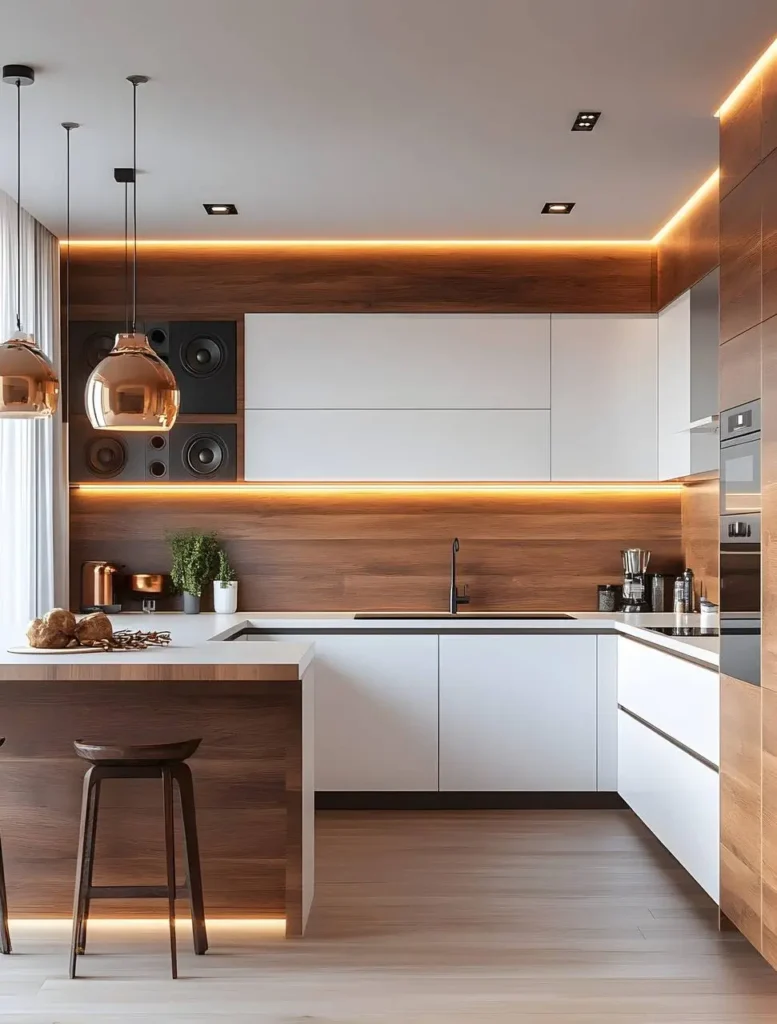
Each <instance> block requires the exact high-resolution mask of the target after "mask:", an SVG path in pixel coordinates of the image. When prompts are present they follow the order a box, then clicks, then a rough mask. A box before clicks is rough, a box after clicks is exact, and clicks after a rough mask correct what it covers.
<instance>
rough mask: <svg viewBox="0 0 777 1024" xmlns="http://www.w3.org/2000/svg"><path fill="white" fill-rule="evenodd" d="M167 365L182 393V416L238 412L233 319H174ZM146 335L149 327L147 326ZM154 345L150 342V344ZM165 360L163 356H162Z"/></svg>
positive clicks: (158, 328) (161, 332) (169, 326)
mask: <svg viewBox="0 0 777 1024" xmlns="http://www.w3.org/2000/svg"><path fill="white" fill-rule="evenodd" d="M154 327H156V329H157V330H158V331H159V344H162V343H163V341H162V334H163V332H164V329H165V327H167V328H168V329H169V336H168V345H169V349H168V351H169V363H170V369H171V370H172V371H173V373H174V374H175V379H176V380H177V382H178V387H179V388H180V391H181V412H182V413H183V414H188V413H199V414H200V415H209V416H213V415H216V416H225V415H234V413H236V412H237V324H236V323H235V321H234V320H224V321H222V320H192V321H187V320H173V321H171V322H170V324H169V325H163V324H158V325H152V328H151V329H152V330H153V329H154ZM146 333H147V334H148V335H149V340H151V336H150V334H149V327H148V325H147V326H146ZM151 343H152V345H153V341H152V342H151ZM163 358H164V355H163Z"/></svg>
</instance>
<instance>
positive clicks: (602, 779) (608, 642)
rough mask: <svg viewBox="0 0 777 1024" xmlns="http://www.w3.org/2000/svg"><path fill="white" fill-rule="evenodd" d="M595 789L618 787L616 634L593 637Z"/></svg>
mask: <svg viewBox="0 0 777 1024" xmlns="http://www.w3.org/2000/svg"><path fill="white" fill-rule="evenodd" d="M596 721H597V730H596V739H597V743H596V764H597V772H596V777H597V789H599V790H603V791H604V792H607V793H614V792H615V791H616V790H617V789H618V637H617V636H598V637H597V638H596Z"/></svg>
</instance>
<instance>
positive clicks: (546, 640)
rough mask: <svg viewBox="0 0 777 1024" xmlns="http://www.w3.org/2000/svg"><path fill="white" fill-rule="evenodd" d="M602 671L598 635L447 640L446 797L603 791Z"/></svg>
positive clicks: (443, 655) (443, 671) (443, 704)
mask: <svg viewBox="0 0 777 1024" xmlns="http://www.w3.org/2000/svg"><path fill="white" fill-rule="evenodd" d="M596 662H597V658H596V637H595V636H560V635H558V634H554V635H553V636H540V635H536V634H535V635H523V636H498V635H496V636H495V635H493V634H492V635H490V636H472V635H468V636H450V635H448V636H441V637H440V789H441V790H442V791H448V792H456V791H469V792H489V791H491V792H494V791H532V790H534V791H545V792H554V791H556V792H566V791H593V790H596V788H597V664H596ZM316 682H318V675H317V676H316Z"/></svg>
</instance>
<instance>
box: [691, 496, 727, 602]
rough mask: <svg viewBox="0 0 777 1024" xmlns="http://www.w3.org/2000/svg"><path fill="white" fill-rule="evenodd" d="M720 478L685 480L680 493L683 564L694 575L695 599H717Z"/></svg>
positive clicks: (718, 588) (718, 595) (717, 600)
mask: <svg viewBox="0 0 777 1024" xmlns="http://www.w3.org/2000/svg"><path fill="white" fill-rule="evenodd" d="M719 524H720V481H719V480H718V477H717V476H715V477H714V478H708V479H704V480H699V481H694V482H690V481H689V482H686V484H685V486H684V487H683V496H682V530H683V552H684V556H685V564H686V565H687V566H690V567H691V568H692V569H693V571H694V573H695V577H696V595H697V599H698V598H699V597H701V596H704V597H707V598H709V600H710V601H713V602H714V603H715V604H719V602H720V543H719V537H720V526H719Z"/></svg>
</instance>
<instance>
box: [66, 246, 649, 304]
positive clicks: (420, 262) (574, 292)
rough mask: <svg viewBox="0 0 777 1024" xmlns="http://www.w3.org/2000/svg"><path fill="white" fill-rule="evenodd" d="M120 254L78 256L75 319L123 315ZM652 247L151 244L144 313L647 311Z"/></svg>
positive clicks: (144, 258)
mask: <svg viewBox="0 0 777 1024" xmlns="http://www.w3.org/2000/svg"><path fill="white" fill-rule="evenodd" d="M123 268H124V262H123V256H122V255H121V252H119V251H118V250H115V249H101V248H83V249H80V248H76V249H74V250H73V259H72V269H71V296H72V318H73V319H74V320H104V319H111V318H113V317H115V316H116V315H119V316H123V310H124V299H123V287H124V286H123V273H124V269H123ZM654 306H655V302H654V295H653V251H652V248H651V247H650V246H648V245H640V246H634V247H631V246H610V247H607V246H577V247H569V248H556V247H555V246H554V247H550V248H544V247H532V246H526V247H518V248H515V249H511V250H499V249H497V250H490V251H489V250H485V251H481V250H476V251H466V250H450V249H449V250H445V249H444V248H441V249H440V250H433V251H414V250H404V251H403V250H391V249H388V250H383V251H375V250H364V251H359V250H354V249H350V248H349V249H340V250H329V249H323V250H299V249H293V250H277V251H272V250H271V251H262V250H256V249H254V250H252V249H247V248H245V247H237V248H234V249H232V248H229V247H217V248H213V247H209V248H205V247H202V248H177V247H175V246H171V247H169V248H167V247H154V248H152V249H145V248H143V247H141V249H140V253H139V268H138V307H139V312H140V314H141V315H142V316H149V317H155V318H159V319H174V318H181V317H185V318H186V319H197V318H200V317H201V318H203V319H207V318H211V319H214V318H215V319H218V318H233V317H238V318H239V317H241V316H243V314H245V313H248V312H252V313H265V312H306V311H307V312H318V313H324V312H354V311H360V312H426V313H430V312H447V313H459V312H468V313H474V312H502V313H553V312H564V313H648V312H652V311H653V310H654Z"/></svg>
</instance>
